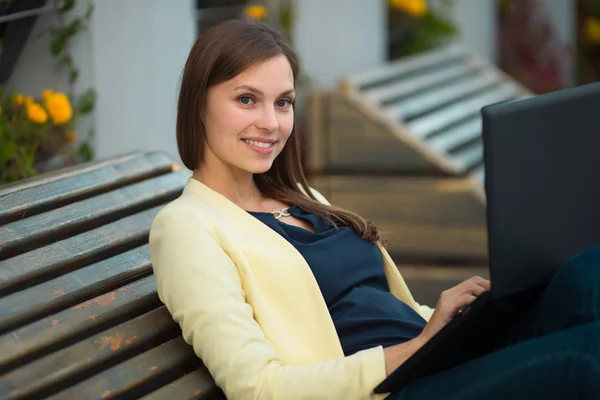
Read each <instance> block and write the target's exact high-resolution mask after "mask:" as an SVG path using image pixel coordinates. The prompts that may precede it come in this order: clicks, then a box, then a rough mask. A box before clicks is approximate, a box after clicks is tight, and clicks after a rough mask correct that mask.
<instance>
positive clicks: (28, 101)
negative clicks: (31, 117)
mask: <svg viewBox="0 0 600 400" xmlns="http://www.w3.org/2000/svg"><path fill="white" fill-rule="evenodd" d="M23 102H24V103H25V107H28V106H30V105H32V104H33V103H34V101H33V97H31V96H27V97H25V100H24V101H23Z"/></svg>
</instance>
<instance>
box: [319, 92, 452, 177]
mask: <svg viewBox="0 0 600 400" xmlns="http://www.w3.org/2000/svg"><path fill="white" fill-rule="evenodd" d="M329 110H330V114H329V115H330V120H329V128H328V130H327V132H328V143H327V150H328V156H327V164H328V168H327V169H326V171H327V172H331V171H349V172H359V171H360V172H377V171H386V172H396V171H399V172H407V171H409V172H415V171H419V172H421V173H423V172H430V173H437V174H440V170H442V171H445V172H448V173H450V172H452V171H453V165H452V164H450V163H448V162H446V161H445V160H444V159H443V158H442V157H439V156H438V155H436V154H434V153H433V152H431V151H429V150H428V149H427V147H426V146H425V145H424V142H420V141H418V140H416V139H415V138H412V137H411V136H410V134H409V132H407V131H406V130H405V129H404V128H403V127H402V126H400V125H398V124H397V123H396V122H395V121H394V122H393V123H392V121H386V120H385V119H384V118H383V117H382V114H381V113H379V112H378V111H377V110H375V109H373V108H369V107H367V106H366V105H365V104H362V103H361V101H360V100H359V99H355V98H352V97H350V96H345V95H342V94H340V93H335V92H334V93H332V94H331V100H330V105H329Z"/></svg>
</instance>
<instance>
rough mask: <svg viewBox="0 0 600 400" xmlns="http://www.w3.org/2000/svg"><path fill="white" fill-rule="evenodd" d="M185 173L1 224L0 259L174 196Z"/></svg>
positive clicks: (177, 193) (184, 177)
mask: <svg viewBox="0 0 600 400" xmlns="http://www.w3.org/2000/svg"><path fill="white" fill-rule="evenodd" d="M188 177H189V174H188V173H185V172H176V173H171V174H168V175H162V176H159V177H156V178H154V179H151V180H145V181H142V182H139V183H135V184H133V185H129V186H125V187H122V188H119V189H117V190H114V191H111V192H108V193H104V194H101V195H98V196H95V197H92V198H89V199H85V200H82V201H79V202H75V203H72V204H69V205H67V206H64V207H61V208H58V209H55V210H52V211H49V212H45V213H43V214H39V215H35V216H33V217H30V218H26V219H24V220H20V221H16V222H12V223H9V224H6V225H4V226H0V238H1V239H0V260H2V259H6V258H8V257H12V256H14V255H17V254H18V253H22V252H25V251H28V250H33V249H35V248H37V247H41V246H42V245H44V244H47V243H49V242H54V241H56V240H60V239H63V238H65V237H68V236H71V235H73V234H77V233H79V232H82V231H84V230H86V229H93V228H95V227H97V226H99V225H102V224H104V223H107V222H110V221H114V220H116V219H118V218H122V217H125V216H126V215H128V214H131V213H133V212H137V211H139V210H141V209H143V208H145V207H152V206H154V205H157V204H161V203H164V202H166V201H169V200H171V199H174V198H175V197H176V196H178V195H179V194H180V193H181V190H182V189H183V186H184V185H185V183H186V182H187V179H188Z"/></svg>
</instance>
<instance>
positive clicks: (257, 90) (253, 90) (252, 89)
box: [233, 85, 295, 96]
mask: <svg viewBox="0 0 600 400" xmlns="http://www.w3.org/2000/svg"><path fill="white" fill-rule="evenodd" d="M240 89H246V90H249V91H250V92H254V93H256V94H258V95H260V96H263V95H264V93H263V92H262V91H260V90H259V89H257V88H255V87H254V86H250V85H240V86H236V87H234V88H233V90H240ZM294 92H295V90H294V89H289V90H286V91H285V92H283V93H281V94H280V96H286V95H288V94H292V93H294Z"/></svg>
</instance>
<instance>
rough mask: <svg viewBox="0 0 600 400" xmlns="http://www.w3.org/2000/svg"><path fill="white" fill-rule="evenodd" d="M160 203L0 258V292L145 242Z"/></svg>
mask: <svg viewBox="0 0 600 400" xmlns="http://www.w3.org/2000/svg"><path fill="white" fill-rule="evenodd" d="M162 207H163V206H162V205H161V206H158V207H154V208H151V209H149V210H146V211H142V212H140V213H137V214H134V215H131V216H129V217H125V218H123V219H120V220H117V221H115V222H112V223H109V224H106V225H103V226H101V227H99V228H95V229H92V230H90V231H87V232H84V233H82V234H79V235H76V236H73V237H70V238H67V239H64V240H61V241H58V242H55V243H52V244H49V245H47V246H44V247H42V248H39V249H37V250H33V251H30V252H27V253H24V254H21V255H18V256H15V257H12V258H9V259H7V260H3V261H0V294H3V293H4V294H5V293H6V292H9V291H13V289H14V288H16V287H18V286H19V285H22V284H24V283H26V282H28V281H33V280H35V279H39V278H40V277H48V276H50V277H53V276H52V275H55V276H57V275H58V274H60V273H65V272H68V271H71V270H74V269H76V268H79V267H81V266H83V265H88V264H91V263H93V262H97V261H100V260H101V259H103V258H107V257H110V256H112V255H114V254H116V253H118V252H120V251H124V250H127V249H128V248H131V247H137V246H141V245H142V244H144V243H147V242H148V234H149V231H150V225H151V224H152V220H153V219H154V217H155V216H156V214H157V213H158V211H159V210H160V209H161V208H162Z"/></svg>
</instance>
